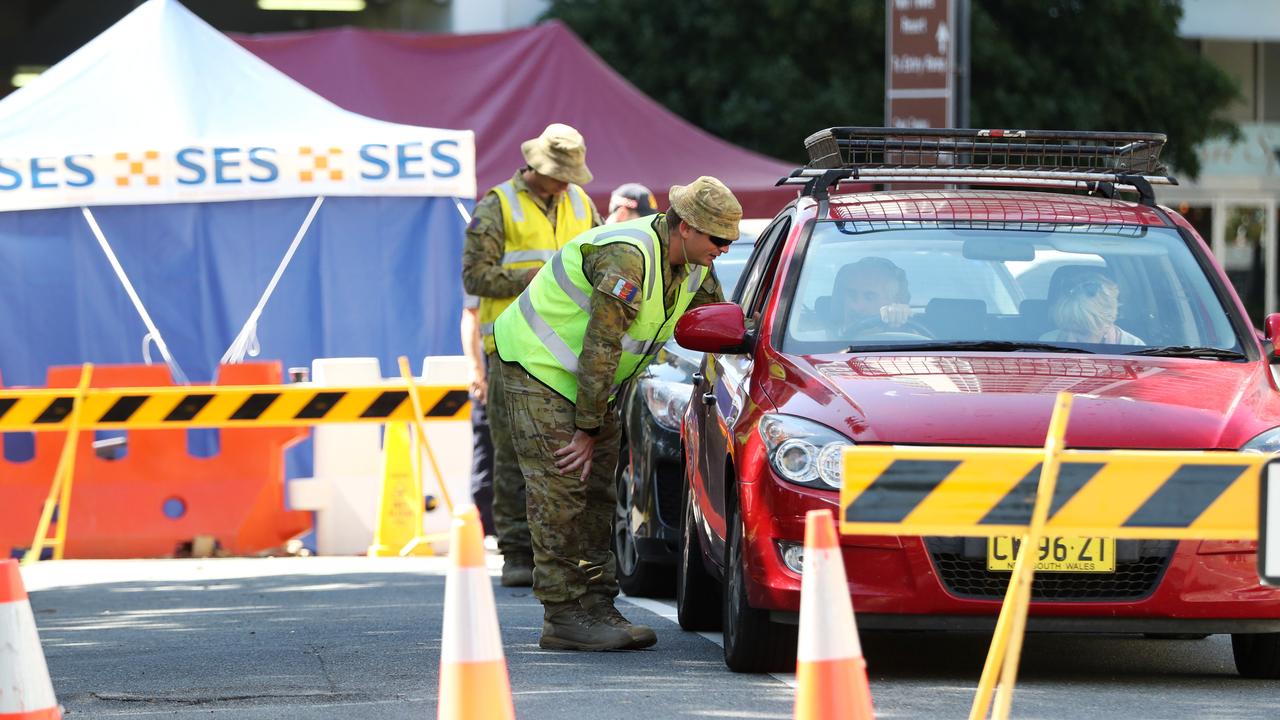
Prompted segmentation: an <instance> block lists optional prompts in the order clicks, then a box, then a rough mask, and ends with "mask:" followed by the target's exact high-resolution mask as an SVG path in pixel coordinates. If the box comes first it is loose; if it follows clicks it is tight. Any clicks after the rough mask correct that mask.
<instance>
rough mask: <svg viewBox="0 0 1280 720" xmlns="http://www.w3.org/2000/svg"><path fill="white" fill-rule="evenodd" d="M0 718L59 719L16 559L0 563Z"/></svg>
mask: <svg viewBox="0 0 1280 720" xmlns="http://www.w3.org/2000/svg"><path fill="white" fill-rule="evenodd" d="M0 718H3V719H4V720H61V718H62V710H61V709H60V708H59V707H58V701H57V699H56V698H54V696H53V683H51V682H49V668H48V666H46V665H45V664H44V651H43V650H41V649H40V637H39V636H38V635H37V634H36V619H35V616H34V615H32V614H31V602H30V601H28V600H27V591H26V589H25V588H23V586H22V575H21V574H20V573H19V572H18V561H17V560H0Z"/></svg>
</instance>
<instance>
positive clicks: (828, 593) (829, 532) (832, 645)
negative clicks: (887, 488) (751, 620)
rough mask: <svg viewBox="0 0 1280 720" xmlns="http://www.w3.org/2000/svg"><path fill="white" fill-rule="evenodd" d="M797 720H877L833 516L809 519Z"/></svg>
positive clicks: (819, 513) (821, 513) (816, 513)
mask: <svg viewBox="0 0 1280 720" xmlns="http://www.w3.org/2000/svg"><path fill="white" fill-rule="evenodd" d="M794 717H795V720H814V719H816V718H824V719H829V720H871V719H872V718H874V717H875V711H874V710H872V708H871V688H870V686H868V685H867V663H866V661H865V660H863V659H862V645H861V643H859V642H858V626H857V624H856V623H855V622H854V619H853V603H852V601H850V599H849V585H848V583H847V581H846V580H845V574H844V560H843V558H842V557H841V556H840V545H839V543H837V542H836V529H835V523H834V521H833V520H832V517H831V511H830V510H810V511H809V513H808V515H807V516H806V517H805V530H804V576H803V578H802V579H801V581H800V643H799V646H798V647H797V652H796V707H795V716H794Z"/></svg>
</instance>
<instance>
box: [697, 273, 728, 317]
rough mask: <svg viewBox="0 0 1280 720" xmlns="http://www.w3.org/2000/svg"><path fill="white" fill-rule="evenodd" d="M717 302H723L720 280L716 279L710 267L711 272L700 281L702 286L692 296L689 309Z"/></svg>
mask: <svg viewBox="0 0 1280 720" xmlns="http://www.w3.org/2000/svg"><path fill="white" fill-rule="evenodd" d="M718 302H724V289H723V288H721V287H720V278H718V277H716V269H715V268H714V267H712V268H711V272H709V273H707V276H706V277H705V278H703V279H702V285H700V286H698V292H696V293H694V294H693V300H692V301H691V302H690V303H689V309H690V310H692V309H694V308H696V307H698V306H700V305H709V304H711V303H718Z"/></svg>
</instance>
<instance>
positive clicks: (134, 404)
mask: <svg viewBox="0 0 1280 720" xmlns="http://www.w3.org/2000/svg"><path fill="white" fill-rule="evenodd" d="M415 389H416V391H417V395H418V400H419V404H420V405H421V406H422V409H423V410H422V414H423V419H424V420H465V419H467V418H468V417H470V414H471V413H470V410H471V404H470V401H469V396H468V394H467V391H466V390H465V389H464V388H460V387H455V386H452V385H418V386H416V388H415ZM74 399H75V391H74V390H72V389H66V390H0V430H3V431H31V430H66V429H67V425H68V424H69V417H70V415H71V409H72V404H73V402H74ZM413 419H414V409H413V403H412V402H410V400H409V390H408V388H407V386H404V385H399V386H395V385H382V386H379V385H372V386H363V387H332V386H328V385H325V386H314V385H301V384H298V385H239V386H237V385H202V386H181V387H178V386H170V387H152V388H141V387H124V388H91V389H89V390H88V391H86V393H85V395H84V400H83V402H82V405H81V409H80V422H79V427H80V428H81V429H85V430H110V429H117V430H124V429H129V430H137V429H168V428H183V427H244V426H272V427H282V426H309V425H319V424H321V423H353V422H376V423H385V422H392V421H411V420H413Z"/></svg>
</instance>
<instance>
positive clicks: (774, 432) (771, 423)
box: [759, 413, 853, 490]
mask: <svg viewBox="0 0 1280 720" xmlns="http://www.w3.org/2000/svg"><path fill="white" fill-rule="evenodd" d="M759 427H760V439H761V440H763V441H764V446H765V450H766V453H767V456H768V458H769V465H770V467H772V468H773V471H774V472H775V473H777V474H778V476H779V477H781V478H782V479H784V480H786V481H788V482H793V483H796V484H797V485H805V486H808V487H815V488H821V489H823V490H839V489H840V484H841V465H840V454H841V451H843V450H844V449H845V448H846V447H849V446H851V445H853V443H852V442H851V441H850V440H849V439H848V438H846V437H845V436H843V435H841V434H840V433H838V432H836V431H835V430H832V429H831V428H829V427H827V426H826V425H821V424H819V423H816V422H814V421H812V420H806V419H804V418H801V417H796V416H794V415H780V414H773V413H770V414H767V415H765V416H764V417H762V418H761V419H760V426H759Z"/></svg>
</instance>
